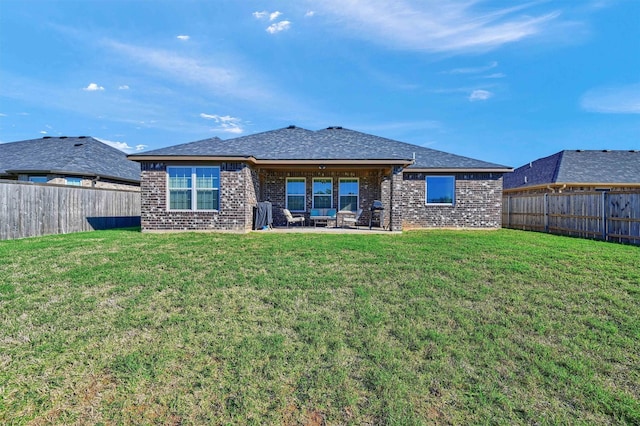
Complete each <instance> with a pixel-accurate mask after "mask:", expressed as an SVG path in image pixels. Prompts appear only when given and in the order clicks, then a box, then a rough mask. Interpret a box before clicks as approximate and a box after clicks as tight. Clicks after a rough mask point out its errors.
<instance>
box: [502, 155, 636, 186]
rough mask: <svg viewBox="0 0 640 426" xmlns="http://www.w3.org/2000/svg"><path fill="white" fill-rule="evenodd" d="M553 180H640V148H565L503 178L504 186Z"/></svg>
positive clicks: (556, 181)
mask: <svg viewBox="0 0 640 426" xmlns="http://www.w3.org/2000/svg"><path fill="white" fill-rule="evenodd" d="M554 183H585V184H588V183H609V184H626V183H630V184H631V183H633V184H638V183H640V151H635V150H634V151H620V150H617V151H613V150H602V151H596V150H565V151H560V152H557V153H555V154H553V155H550V156H549V157H545V158H540V159H538V160H535V161H533V162H531V163H529V164H525V165H524V166H522V167H518V168H517V169H515V170H514V172H513V173H510V174H507V175H505V177H504V189H511V188H520V187H527V186H536V185H545V184H554Z"/></svg>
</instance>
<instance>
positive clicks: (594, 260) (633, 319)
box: [0, 230, 640, 425]
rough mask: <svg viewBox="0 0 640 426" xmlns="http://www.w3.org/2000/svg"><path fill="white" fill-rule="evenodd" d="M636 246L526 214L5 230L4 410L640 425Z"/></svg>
mask: <svg viewBox="0 0 640 426" xmlns="http://www.w3.org/2000/svg"><path fill="white" fill-rule="evenodd" d="M639 259H640V248H638V247H632V246H624V245H616V244H610V243H603V242H597V241H587V240H580V239H572V238H566V237H557V236H551V235H545V234H537V233H526V232H518V231H510V230H500V231H494V232H483V231H477V232H463V231H426V232H419V231H415V232H407V233H404V234H403V235H319V234H286V235H283V234H270V233H252V234H249V235H228V234H224V235H223V234H195V233H194V234H191V233H186V234H140V233H139V232H132V231H131V230H116V231H98V232H91V233H78V234H71V235H62V236H50V237H43V238H30V239H24V240H17V241H4V242H0V277H1V278H0V423H2V424H35V425H40V424H73V423H76V424H285V425H293V424H308V425H315V424H323V423H326V424H358V425H359V424H399V425H413V424H460V423H465V424H469V423H473V424H477V423H490V424H634V423H635V424H639V423H640V400H639V395H640V268H639V266H638V264H639Z"/></svg>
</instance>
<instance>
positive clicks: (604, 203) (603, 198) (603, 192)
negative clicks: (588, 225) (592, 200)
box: [602, 191, 609, 241]
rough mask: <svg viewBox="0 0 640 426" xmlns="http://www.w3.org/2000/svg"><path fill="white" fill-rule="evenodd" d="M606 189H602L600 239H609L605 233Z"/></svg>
mask: <svg viewBox="0 0 640 426" xmlns="http://www.w3.org/2000/svg"><path fill="white" fill-rule="evenodd" d="M607 205H608V203H607V191H602V239H603V240H604V241H608V240H609V235H608V233H607Z"/></svg>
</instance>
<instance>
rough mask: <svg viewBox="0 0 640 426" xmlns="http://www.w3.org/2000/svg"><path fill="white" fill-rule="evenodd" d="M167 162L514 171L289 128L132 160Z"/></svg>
mask: <svg viewBox="0 0 640 426" xmlns="http://www.w3.org/2000/svg"><path fill="white" fill-rule="evenodd" d="M164 157H232V158H253V159H255V160H256V161H257V162H260V161H265V162H266V161H271V162H277V161H293V160H297V161H333V160H335V161H358V162H366V161H388V162H391V163H394V164H402V165H404V166H409V169H414V170H420V169H464V170H468V169H483V170H492V171H502V172H506V171H510V170H511V168H510V167H507V166H502V165H499V164H494V163H488V162H485V161H480V160H475V159H472V158H468V157H462V156H459V155H454V154H449V153H447V152H443V151H437V150H434V149H430V148H424V147H421V146H417V145H412V144H408V143H404V142H399V141H395V140H392V139H387V138H383V137H380V136H375V135H370V134H367V133H361V132H357V131H354V130H349V129H344V128H342V127H329V128H327V129H322V130H318V131H311V130H307V129H303V128H300V127H295V126H289V127H286V128H282V129H277V130H271V131H268V132H262V133H256V134H253V135H248V136H241V137H238V138H233V139H227V140H221V139H219V138H211V139H205V140H202V141H197V142H191V143H186V144H182V145H175V146H170V147H167V148H161V149H157V150H153V151H147V152H143V153H138V154H133V155H130V156H129V158H130V159H133V160H136V161H145V160H149V159H151V158H164Z"/></svg>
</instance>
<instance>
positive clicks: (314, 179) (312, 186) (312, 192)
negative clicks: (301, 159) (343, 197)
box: [311, 177, 333, 209]
mask: <svg viewBox="0 0 640 426" xmlns="http://www.w3.org/2000/svg"><path fill="white" fill-rule="evenodd" d="M316 180H329V181H331V194H322V196H327V195H329V196H330V198H331V207H329V208H330V209H332V208H333V178H326V177H315V178H313V182H311V204H312V206H313V208H314V209H315V208H319V207H316V194H315V192H314V185H313V183H314V182H315V181H316Z"/></svg>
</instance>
